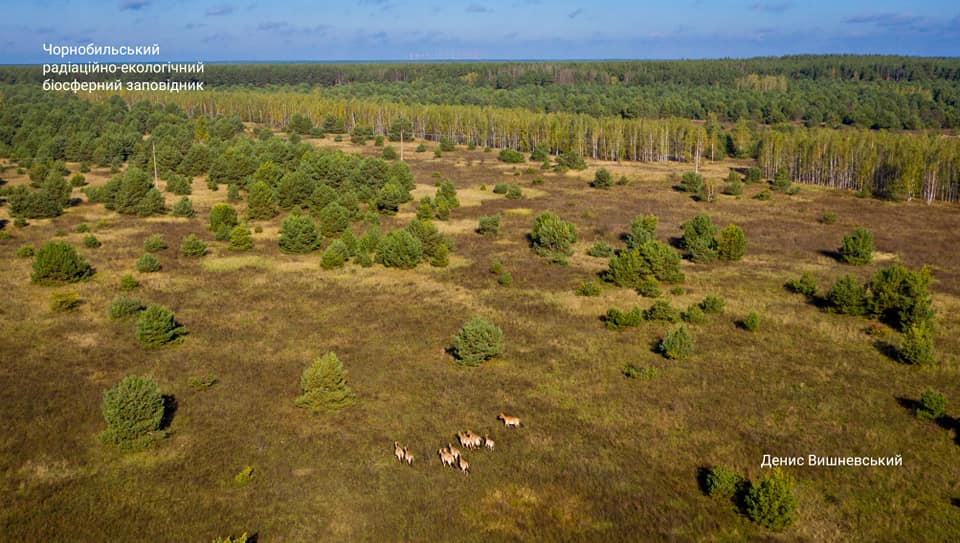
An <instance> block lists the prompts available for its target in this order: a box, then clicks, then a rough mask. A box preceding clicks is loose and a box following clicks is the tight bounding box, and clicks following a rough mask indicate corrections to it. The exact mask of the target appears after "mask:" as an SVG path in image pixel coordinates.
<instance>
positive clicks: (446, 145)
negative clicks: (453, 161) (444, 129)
mask: <svg viewBox="0 0 960 543" xmlns="http://www.w3.org/2000/svg"><path fill="white" fill-rule="evenodd" d="M456 149H457V146H456V144H455V143H453V140H451V139H449V138H440V150H441V151H443V152H445V153H446V152H450V151H455V150H456Z"/></svg>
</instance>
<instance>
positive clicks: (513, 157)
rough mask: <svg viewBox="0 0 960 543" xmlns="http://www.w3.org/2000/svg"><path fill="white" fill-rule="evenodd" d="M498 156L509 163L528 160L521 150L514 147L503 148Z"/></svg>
mask: <svg viewBox="0 0 960 543" xmlns="http://www.w3.org/2000/svg"><path fill="white" fill-rule="evenodd" d="M497 158H498V159H499V160H500V161H501V162H506V163H507V164H519V163H521V162H524V161H525V160H526V157H524V156H523V153H521V152H520V151H514V150H513V149H503V150H501V151H500V154H499V155H497Z"/></svg>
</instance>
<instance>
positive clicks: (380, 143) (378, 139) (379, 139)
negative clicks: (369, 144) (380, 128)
mask: <svg viewBox="0 0 960 543" xmlns="http://www.w3.org/2000/svg"><path fill="white" fill-rule="evenodd" d="M373 146H374V147H383V136H382V135H380V134H377V136H376V137H375V138H373Z"/></svg>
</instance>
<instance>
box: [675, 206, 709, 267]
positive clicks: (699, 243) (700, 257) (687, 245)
mask: <svg viewBox="0 0 960 543" xmlns="http://www.w3.org/2000/svg"><path fill="white" fill-rule="evenodd" d="M680 229H681V230H682V231H683V237H682V238H680V247H681V248H683V249H686V250H687V251H688V252H689V253H690V260H693V261H694V262H697V263H700V264H705V263H709V262H712V261H713V260H715V259H716V258H717V240H716V239H715V236H716V232H717V229H716V228H715V227H714V226H713V223H712V222H711V221H710V217H709V216H707V215H704V214H699V215H696V216H695V217H693V218H692V219H690V220H689V221H687V222H685V223H683V224H682V225H681V226H680Z"/></svg>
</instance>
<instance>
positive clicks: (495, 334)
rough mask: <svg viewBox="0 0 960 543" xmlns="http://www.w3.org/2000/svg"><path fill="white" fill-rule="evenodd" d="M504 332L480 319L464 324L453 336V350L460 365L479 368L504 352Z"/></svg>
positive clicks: (476, 318)
mask: <svg viewBox="0 0 960 543" xmlns="http://www.w3.org/2000/svg"><path fill="white" fill-rule="evenodd" d="M503 347H504V342H503V331H502V330H501V329H500V327H499V326H497V325H495V324H493V323H491V322H488V321H486V320H484V319H482V318H480V317H473V318H472V319H470V320H468V321H467V322H466V323H464V325H463V327H461V328H460V331H459V332H458V333H457V335H455V336H453V340H452V343H451V350H452V352H453V355H454V356H455V357H456V359H457V361H458V362H459V363H460V364H463V365H467V366H477V365H479V364H480V363H481V362H483V361H485V360H489V359H490V358H493V357H495V356H497V355H498V354H500V353H502V352H503Z"/></svg>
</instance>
